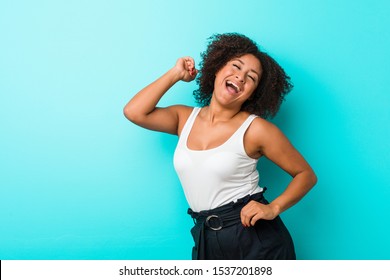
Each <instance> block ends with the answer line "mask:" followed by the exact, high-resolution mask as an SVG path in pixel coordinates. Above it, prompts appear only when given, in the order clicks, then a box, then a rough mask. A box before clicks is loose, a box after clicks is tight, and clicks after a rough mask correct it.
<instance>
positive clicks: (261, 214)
mask: <svg viewBox="0 0 390 280" xmlns="http://www.w3.org/2000/svg"><path fill="white" fill-rule="evenodd" d="M278 215H279V211H278V210H277V209H276V208H275V207H273V206H272V205H271V204H263V203H260V202H257V201H254V200H251V201H250V202H248V204H247V205H245V206H244V207H243V208H242V210H241V223H242V225H243V226H244V227H250V226H254V225H255V223H256V222H257V221H258V220H260V219H262V220H273V219H275V218H276V217H277V216H278Z"/></svg>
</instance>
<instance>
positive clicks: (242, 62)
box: [236, 58, 260, 77]
mask: <svg viewBox="0 0 390 280" xmlns="http://www.w3.org/2000/svg"><path fill="white" fill-rule="evenodd" d="M236 60H238V61H239V62H240V63H241V64H243V65H245V63H244V61H242V60H241V59H239V58H236ZM249 71H252V72H254V73H255V74H256V75H257V76H258V77H260V74H259V73H257V72H256V71H255V70H253V69H250V70H249Z"/></svg>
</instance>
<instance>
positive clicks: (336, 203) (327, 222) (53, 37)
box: [0, 0, 390, 259]
mask: <svg viewBox="0 0 390 280" xmlns="http://www.w3.org/2000/svg"><path fill="white" fill-rule="evenodd" d="M389 3H390V2H388V1H384V0H383V1H379V0H376V1H375V0H374V1H352V0H350V1H335V0H331V1H311V0H299V1H280V0H276V1H254V0H253V1H226V0H223V1H209V0H205V1H182V0H175V1H151V0H142V1H125V0H122V1H120V0H105V1H103V0H102V1H86V0H77V1H76V0H63V1H51V0H47V1H44V0H40V1H27V0H25V1H23V0H1V1H0V36H1V37H0V40H1V44H0V104H1V108H0V259H190V255H191V254H190V253H191V247H192V244H193V242H192V237H191V236H190V233H189V230H190V228H191V226H192V220H191V219H190V217H189V216H187V214H186V210H187V203H186V201H185V198H184V195H183V192H182V190H181V186H180V184H179V181H178V178H177V176H176V174H175V172H174V169H173V165H172V156H173V151H174V148H175V144H176V140H177V138H176V137H175V136H170V135H165V134H160V133H156V132H152V131H146V130H143V129H141V128H139V127H137V126H135V125H133V124H131V123H129V122H128V121H127V120H126V119H125V118H124V116H123V113H122V109H123V106H124V105H125V104H126V103H127V101H128V100H129V99H130V98H131V97H132V96H133V95H134V94H135V93H137V92H138V91H139V90H140V89H141V88H142V87H144V86H145V85H147V84H148V83H150V82H152V81H153V80H154V79H156V78H157V77H159V76H160V75H161V74H163V73H164V72H165V71H166V70H167V69H169V68H170V67H171V66H173V65H174V63H175V61H176V59H177V58H178V57H180V56H184V55H191V56H193V57H194V58H195V59H196V61H197V62H199V57H200V52H202V51H203V50H204V49H205V47H206V43H207V38H208V37H209V36H211V35H212V34H214V33H224V32H240V33H244V34H246V35H247V36H249V37H251V38H252V39H254V40H255V41H257V42H258V43H259V44H260V45H261V46H262V48H263V50H265V51H267V52H268V53H269V54H271V55H272V56H273V57H274V58H275V59H276V60H277V61H279V63H280V64H281V65H282V66H283V67H284V68H285V70H286V72H287V73H288V74H289V75H290V76H291V78H292V80H293V82H294V84H295V88H294V90H293V91H292V92H291V93H290V94H289V95H288V96H287V98H286V102H285V103H284V104H283V105H282V108H281V111H280V113H279V115H278V116H277V117H276V118H274V119H273V120H272V121H273V122H274V123H276V124H277V125H278V126H279V127H280V128H281V129H282V130H283V131H284V133H285V134H286V135H287V136H288V137H289V139H290V140H291V141H292V142H293V144H294V145H295V146H296V147H297V148H298V149H299V150H300V151H301V153H302V154H303V155H304V156H305V157H306V159H307V160H308V161H309V162H310V164H311V165H312V167H313V168H314V169H315V171H316V173H317V175H318V178H319V181H318V184H317V186H316V187H315V188H314V189H313V190H312V191H311V192H310V193H309V194H308V195H307V196H306V197H305V198H304V199H303V200H302V201H301V202H300V203H299V204H297V205H296V206H294V207H293V208H291V209H289V210H288V211H286V212H285V213H283V214H282V217H283V219H284V220H285V223H286V224H287V226H288V227H289V229H290V231H291V234H292V235H293V238H294V240H295V243H296V250H297V255H298V258H299V259H390V238H389V236H390V219H389V213H390V206H389V205H390V203H389V198H390V190H389V186H390V177H389V174H388V171H389V170H388V169H389V166H390V157H389V154H390V153H389V138H390V137H389V136H390V135H389V131H390V129H389V119H390V118H389V117H390V116H389V105H390V97H389V89H388V86H387V83H388V76H389V73H390V69H389V68H390V67H389V65H390V55H389V50H390V33H389V30H388V28H389V26H390V20H389V14H390V4H389ZM195 88H196V84H195V83H189V84H186V83H179V84H177V85H176V86H175V87H174V88H173V89H172V90H171V91H170V92H169V93H168V94H167V95H166V96H165V97H164V99H163V100H162V102H161V104H160V105H162V106H165V105H170V104H175V103H183V104H187V105H194V101H193V98H192V91H193V90H194V89H195ZM259 170H260V173H261V185H265V186H268V188H269V190H268V198H269V199H272V198H273V197H275V196H276V195H278V194H279V193H280V192H281V191H282V190H283V188H284V187H285V186H286V184H287V183H288V181H289V176H288V175H286V174H284V173H283V172H282V171H280V170H279V169H278V168H277V167H276V166H275V165H274V164H272V163H270V162H269V161H267V160H266V159H262V160H260V164H259Z"/></svg>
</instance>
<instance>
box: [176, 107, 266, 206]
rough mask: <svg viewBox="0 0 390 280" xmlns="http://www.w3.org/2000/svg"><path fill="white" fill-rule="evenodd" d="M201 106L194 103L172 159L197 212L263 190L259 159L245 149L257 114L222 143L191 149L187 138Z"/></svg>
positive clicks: (187, 196)
mask: <svg viewBox="0 0 390 280" xmlns="http://www.w3.org/2000/svg"><path fill="white" fill-rule="evenodd" d="M200 110H201V108H199V107H195V108H194V110H193V111H192V113H191V115H190V116H189V118H188V120H187V122H186V123H185V125H184V127H183V130H182V132H181V135H180V138H179V141H178V144H177V147H176V150H175V154H174V159H173V161H174V166H175V169H176V172H177V174H178V176H179V179H180V182H181V184H182V186H183V190H184V194H185V196H186V199H187V201H188V204H189V206H190V208H191V209H192V210H193V211H195V212H199V211H201V210H210V209H213V208H216V207H219V206H222V205H224V204H227V203H229V202H231V201H236V200H237V199H239V198H241V197H244V196H246V195H248V194H254V193H257V192H260V191H262V188H260V187H259V186H258V183H259V173H258V171H257V169H256V166H257V161H258V160H257V159H253V158H250V157H249V156H248V155H247V154H246V152H245V149H244V134H245V131H246V130H247V129H248V127H249V125H250V124H251V123H252V121H253V120H254V119H255V118H256V115H250V116H249V117H248V118H247V119H246V120H245V121H244V122H243V123H242V125H241V126H240V127H239V128H238V129H237V131H236V132H234V133H233V135H232V136H231V137H230V138H229V139H228V140H227V141H226V142H225V143H223V144H222V145H220V146H218V147H216V148H212V149H208V150H191V149H189V148H188V146H187V139H188V135H189V134H190V131H191V129H192V126H193V124H194V121H195V119H196V116H197V115H198V113H199V111H200Z"/></svg>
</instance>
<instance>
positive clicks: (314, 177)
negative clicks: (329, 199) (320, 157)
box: [308, 170, 318, 187]
mask: <svg viewBox="0 0 390 280" xmlns="http://www.w3.org/2000/svg"><path fill="white" fill-rule="evenodd" d="M308 177H309V178H308V181H309V182H310V185H311V186H312V187H314V186H315V185H316V184H317V182H318V177H317V175H316V174H315V173H314V171H313V170H311V172H310V174H309V176H308Z"/></svg>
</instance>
